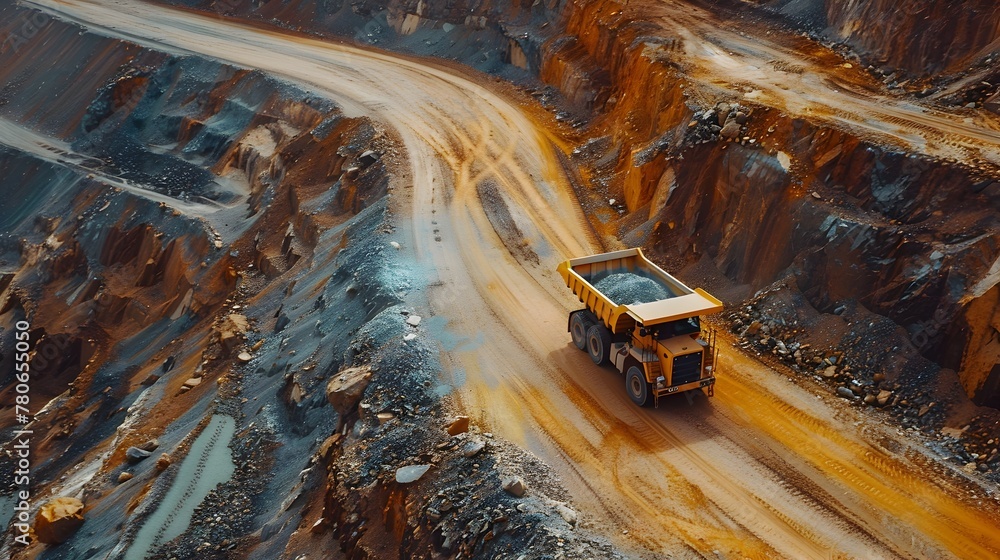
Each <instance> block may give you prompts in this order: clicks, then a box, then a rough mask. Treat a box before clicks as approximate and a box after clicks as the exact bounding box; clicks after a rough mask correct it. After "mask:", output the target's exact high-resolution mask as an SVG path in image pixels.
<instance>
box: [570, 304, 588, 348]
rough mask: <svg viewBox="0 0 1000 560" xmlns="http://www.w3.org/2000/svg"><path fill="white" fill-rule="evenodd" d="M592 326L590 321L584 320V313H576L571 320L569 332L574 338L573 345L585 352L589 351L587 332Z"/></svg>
mask: <svg viewBox="0 0 1000 560" xmlns="http://www.w3.org/2000/svg"><path fill="white" fill-rule="evenodd" d="M590 326H591V323H590V321H587V319H586V318H584V316H583V313H579V312H578V313H574V314H573V318H572V319H570V320H569V332H570V334H571V335H572V336H573V344H576V347H577V348H579V349H580V350H583V351H584V352H586V351H587V330H589V329H590Z"/></svg>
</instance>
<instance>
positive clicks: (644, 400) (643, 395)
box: [625, 366, 653, 406]
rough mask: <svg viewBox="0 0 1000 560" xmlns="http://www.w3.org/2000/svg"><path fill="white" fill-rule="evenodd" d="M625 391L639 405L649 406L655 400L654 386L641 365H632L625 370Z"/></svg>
mask: <svg viewBox="0 0 1000 560" xmlns="http://www.w3.org/2000/svg"><path fill="white" fill-rule="evenodd" d="M625 392H626V393H628V398H630V399H632V402H634V403H635V404H637V405H639V406H649V405H650V404H652V402H653V388H652V387H651V386H650V384H649V382H648V381H646V374H644V373H643V372H642V368H640V367H639V366H632V367H630V368H628V371H626V372H625Z"/></svg>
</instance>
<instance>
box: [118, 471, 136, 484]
mask: <svg viewBox="0 0 1000 560" xmlns="http://www.w3.org/2000/svg"><path fill="white" fill-rule="evenodd" d="M132 476H133V475H132V473H130V472H124V471H122V472H121V473H119V474H118V484H121V483H122V482H127V481H129V480H132Z"/></svg>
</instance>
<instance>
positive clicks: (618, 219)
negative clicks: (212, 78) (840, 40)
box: [200, 1, 1000, 404]
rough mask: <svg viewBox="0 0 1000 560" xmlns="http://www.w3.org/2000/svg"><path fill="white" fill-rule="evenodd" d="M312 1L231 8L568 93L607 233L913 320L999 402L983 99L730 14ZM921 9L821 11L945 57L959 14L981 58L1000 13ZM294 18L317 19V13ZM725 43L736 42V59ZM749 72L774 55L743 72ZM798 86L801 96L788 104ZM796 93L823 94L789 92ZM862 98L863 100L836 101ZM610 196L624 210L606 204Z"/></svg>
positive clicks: (992, 216)
mask: <svg viewBox="0 0 1000 560" xmlns="http://www.w3.org/2000/svg"><path fill="white" fill-rule="evenodd" d="M200 6H201V7H202V8H205V9H212V7H211V6H207V5H200ZM310 6H311V5H307V6H306V7H305V8H303V9H302V10H300V11H296V12H295V15H294V17H293V14H292V12H282V13H280V14H279V13H277V12H275V11H274V10H276V9H277V7H276V5H275V4H273V3H265V4H264V5H262V6H261V7H260V8H259V9H251V8H250V7H248V6H243V7H239V8H238V9H237V8H234V9H233V10H232V14H233V15H236V16H240V17H250V18H266V17H279V19H280V18H282V17H287V18H291V19H288V20H287V22H288V23H289V24H290V25H293V26H299V25H301V26H304V28H306V29H308V30H311V31H314V32H321V33H330V34H338V33H339V34H344V33H345V32H344V26H345V25H347V23H346V22H349V21H350V22H353V24H354V25H355V29H357V28H358V26H359V25H361V22H366V23H365V24H364V25H361V28H366V29H378V30H379V33H380V34H378V35H372V36H371V37H368V38H367V39H366V38H365V37H362V36H359V35H357V34H354V35H353V38H355V39H356V40H365V41H370V40H374V38H376V37H377V38H378V40H379V41H381V44H384V45H387V46H390V47H393V48H399V49H403V50H410V51H413V52H421V53H427V54H435V55H438V56H452V57H455V58H458V59H459V60H462V61H463V62H465V63H468V64H470V65H473V66H475V67H478V68H480V69H484V70H487V71H491V72H495V73H500V74H503V75H507V76H513V75H515V74H516V73H517V72H518V71H519V70H523V72H524V73H525V74H526V75H534V76H535V77H536V78H537V79H538V80H540V81H541V82H542V83H543V84H548V87H549V88H555V89H556V90H558V92H559V93H560V94H561V99H563V102H562V103H563V105H562V106H563V108H565V109H568V110H569V111H568V112H566V113H560V114H561V115H562V116H564V117H565V118H566V119H568V120H571V121H575V122H576V124H577V125H580V124H582V123H583V121H582V120H576V118H574V117H573V116H572V115H573V114H574V113H575V114H577V115H582V114H585V113H589V114H590V115H591V116H592V118H591V119H589V121H590V122H589V126H588V127H587V128H586V132H585V133H584V136H585V138H590V141H589V143H587V144H586V145H585V146H584V147H583V148H581V149H580V150H578V152H577V156H578V157H577V159H576V163H578V164H581V165H585V166H589V167H590V168H591V170H590V173H589V174H588V178H589V179H593V184H594V185H596V186H598V187H599V188H598V189H597V191H594V192H586V193H582V195H583V197H584V198H588V197H589V198H591V199H592V200H591V202H592V203H594V204H596V206H595V207H594V214H595V216H596V219H597V221H598V222H599V223H598V228H599V229H603V231H604V232H605V233H607V234H610V235H612V236H614V237H616V238H619V239H622V240H623V241H624V242H625V243H626V244H630V245H645V246H647V247H651V248H655V249H657V251H658V252H659V254H660V255H661V257H662V258H664V259H668V260H670V261H671V262H672V263H673V264H675V265H684V266H687V265H690V264H692V263H695V262H698V261H700V260H701V259H703V258H708V259H710V260H711V261H712V263H713V264H714V266H715V268H716V269H717V275H718V276H719V277H720V278H724V279H726V280H727V281H730V282H735V283H736V284H739V285H741V286H743V288H742V289H741V290H740V291H739V294H742V295H741V296H736V297H744V296H745V295H747V294H749V293H752V292H753V291H756V290H758V289H760V288H761V287H763V286H766V285H769V284H771V283H772V282H774V281H775V280H777V279H779V278H781V277H783V276H784V275H786V274H788V273H790V272H794V274H795V276H796V278H797V282H796V286H797V289H799V290H800V291H802V292H803V293H805V294H807V296H808V297H807V298H806V301H809V302H810V305H812V306H813V307H815V308H816V309H818V310H820V311H822V312H830V311H832V310H833V309H834V308H836V307H838V305H839V304H838V302H840V301H842V300H852V301H857V302H859V303H860V304H861V305H863V306H865V307H866V308H868V309H870V310H872V311H873V312H875V313H877V314H879V315H882V316H885V317H888V318H890V319H891V320H892V321H894V322H895V323H896V324H898V325H900V326H901V327H902V328H903V329H904V330H905V331H906V332H907V333H908V335H909V337H910V338H911V342H912V343H913V344H911V345H906V349H905V352H907V353H909V354H911V355H917V354H919V355H921V356H923V357H925V358H928V359H930V360H931V361H932V362H934V363H936V364H937V365H938V366H941V367H942V368H945V369H946V370H950V371H953V372H957V374H958V376H959V378H960V379H961V380H962V384H963V386H964V387H965V390H966V392H967V393H968V395H969V396H971V397H972V398H973V399H974V400H975V401H976V402H978V403H981V404H987V403H993V402H994V399H995V398H997V397H996V390H995V388H994V387H995V386H996V384H997V383H998V382H1000V381H997V378H1000V375H994V374H993V373H992V371H993V366H994V365H995V364H996V363H997V362H996V360H995V358H996V354H997V351H996V350H995V349H993V347H992V346H991V345H990V343H989V342H988V333H989V332H991V329H992V327H991V326H990V325H993V324H994V323H996V321H995V320H994V318H993V315H994V313H995V310H996V309H997V307H996V306H995V305H991V304H990V303H989V302H990V301H993V299H995V297H996V296H995V293H994V290H995V289H996V288H995V286H994V285H995V284H996V282H995V281H993V280H992V279H993V277H994V276H995V274H994V272H993V268H994V264H995V263H996V262H997V258H998V257H1000V248H998V247H995V246H994V245H995V244H994V243H993V241H992V240H993V238H994V236H995V232H996V230H997V228H998V227H1000V226H998V219H997V208H996V206H995V204H993V202H991V201H992V200H993V198H995V196H994V194H995V192H996V191H997V190H998V189H1000V178H998V175H997V169H998V167H997V165H998V163H1000V162H998V161H997V157H998V154H997V153H996V152H997V148H996V146H997V139H998V138H1000V135H997V134H996V132H995V129H996V128H997V127H998V124H997V123H996V122H995V121H996V119H995V118H993V117H990V116H989V115H990V114H989V113H987V112H984V111H981V112H982V114H981V115H979V116H972V117H970V116H968V115H966V114H962V113H958V114H954V115H952V114H940V115H938V114H934V113H935V112H936V109H934V108H933V106H930V107H929V108H927V109H924V108H919V107H917V108H915V109H914V108H913V102H915V98H911V99H910V100H909V101H908V100H907V99H906V98H905V96H906V95H907V94H905V93H900V94H898V95H896V94H890V93H888V92H886V91H885V90H884V86H883V85H882V84H881V83H880V82H881V81H883V80H884V76H882V75H881V73H879V74H877V75H867V74H865V73H864V72H863V71H861V69H860V68H854V69H852V68H849V67H851V66H852V64H851V63H850V62H847V60H849V59H844V58H842V56H841V55H840V54H838V53H837V52H834V51H832V50H829V49H827V48H825V47H822V46H821V45H817V44H813V43H810V42H809V41H807V40H804V39H801V38H796V36H794V35H792V34H787V35H782V33H781V32H782V30H781V29H780V26H779V27H778V28H774V29H775V31H778V33H776V34H775V35H773V39H769V41H771V42H763V43H761V45H747V44H743V39H742V38H741V36H740V35H739V33H743V34H755V35H758V36H764V33H765V31H766V32H767V33H768V34H770V33H771V29H772V27H768V26H774V25H777V24H776V23H775V22H774V21H773V20H771V19H767V18H768V17H770V16H767V17H765V16H764V15H763V14H758V16H759V17H758V18H757V19H755V18H754V16H753V12H752V11H751V12H750V16H749V17H745V16H744V14H742V13H737V12H732V11H727V8H725V7H724V6H723V7H719V6H717V7H715V8H712V9H707V8H704V7H702V6H700V5H697V4H691V5H689V6H685V5H671V6H660V5H656V6H653V5H646V4H638V5H635V6H631V5H625V4H620V3H616V2H610V1H602V2H583V3H571V4H543V5H532V6H527V5H522V4H520V3H513V4H509V5H508V4H504V5H502V6H501V5H499V4H497V3H492V2H481V3H476V4H475V5H474V6H460V5H453V4H451V3H438V2H392V3H390V4H388V5H387V6H385V7H384V9H381V10H380V9H378V8H379V7H378V6H375V5H367V4H364V3H361V4H358V5H352V7H351V8H350V9H348V7H347V6H346V5H345V6H339V7H336V9H334V8H333V7H325V8H321V7H317V6H312V7H310ZM907 6H910V4H907ZM914 6H915V4H914ZM786 8H788V9H793V8H795V6H786ZM911 8H912V9H908V10H902V11H901V12H900V13H899V14H897V13H895V12H893V13H892V14H889V12H891V11H892V10H888V7H887V6H882V5H881V4H879V3H878V2H869V3H860V4H857V3H856V4H850V5H848V4H846V3H835V2H833V3H828V6H827V11H828V12H829V15H830V18H831V22H833V21H842V22H844V21H847V20H850V21H855V22H856V21H869V20H870V21H876V22H881V23H880V25H882V24H884V25H890V26H895V27H893V28H894V29H895V28H896V27H899V28H900V30H899V32H898V33H891V34H886V33H867V32H868V31H870V30H871V29H873V27H871V26H865V27H864V28H863V29H862V27H859V26H856V25H855V26H854V27H851V29H852V30H854V31H856V32H857V33H864V35H863V36H861V35H859V36H858V37H857V39H858V40H869V41H876V40H885V39H891V40H895V41H904V42H906V41H909V42H906V44H907V45H910V44H911V43H913V42H914V41H916V43H913V45H917V46H919V47H920V48H919V49H917V48H909V47H907V48H904V47H903V46H897V47H891V48H890V46H886V47H885V48H886V49H889V50H892V49H895V50H893V51H892V52H893V53H895V54H893V56H894V57H896V58H898V57H899V56H901V54H900V53H902V52H903V51H905V52H906V53H908V55H907V56H910V57H912V60H911V62H910V63H911V64H917V63H918V62H919V63H920V64H925V65H932V66H933V65H934V64H939V63H940V64H945V62H941V61H945V60H957V59H958V58H960V56H959V53H957V51H948V50H942V49H940V48H936V47H934V46H933V44H932V43H933V41H937V40H940V39H942V38H943V37H944V34H937V35H934V34H928V33H918V30H919V29H923V28H922V27H921V26H922V25H923V23H922V22H923V21H924V19H925V17H926V18H929V20H931V21H934V22H938V21H940V22H942V23H941V25H945V23H944V22H950V21H951V20H952V19H955V18H958V19H961V20H962V22H964V23H963V24H962V25H950V26H946V27H948V28H949V29H952V30H953V33H954V34H955V36H954V37H953V39H954V40H953V41H950V43H949V44H954V45H964V46H965V47H966V48H967V49H969V51H968V52H971V50H974V49H978V48H983V47H985V46H986V45H987V43H988V42H989V41H990V40H992V39H990V38H989V37H990V29H992V28H995V27H996V25H995V22H994V23H991V22H993V21H994V19H995V17H994V16H995V15H996V8H995V7H989V6H972V7H970V9H968V10H945V11H944V12H942V13H940V14H939V13H936V12H935V13H925V12H926V11H927V10H930V8H929V7H922V5H921V6H918V7H911ZM712 10H715V11H712ZM786 11H787V10H786ZM862 12H863V13H862ZM945 12H947V13H945ZM958 12H961V13H958ZM302 13H316V14H319V16H318V17H317V19H315V20H314V21H310V20H307V19H305V18H303V17H302V15H301V14H302ZM381 22H384V23H385V25H384V26H381V27H380V26H379V25H377V24H379V23H381ZM844 25H845V26H846V25H847V24H846V23H845V24H844ZM935 25H937V24H935ZM366 26H367V27H366ZM713 26H715V27H719V26H722V27H732V28H733V29H735V31H733V32H723V31H721V30H717V29H715V27H713ZM848 27H850V26H848ZM844 28H845V29H847V27H844ZM932 35H934V36H933V37H931V36H932ZM966 35H968V37H966ZM908 38H909V39H908ZM699 42H702V43H703V44H699ZM443 44H447V45H450V47H449V49H451V50H442V49H441V45H443ZM705 45H707V46H705ZM913 45H910V46H911V47H912V46H913ZM977 45H978V46H977ZM956 48H957V47H956ZM713 49H714V50H713ZM490 50H493V51H497V50H499V52H501V53H503V55H502V56H501V58H500V59H499V60H491V62H490V63H489V64H486V63H485V62H484V59H483V56H486V58H489V56H487V55H483V54H482V53H483V52H485V51H490ZM722 50H725V51H736V50H740V51H741V55H738V56H735V57H733V58H732V60H728V59H724V57H723V56H720V55H723V54H724V53H722V52H719V51H722ZM897 51H898V52H897ZM887 52H888V51H887ZM732 54H733V53H732V52H729V55H732ZM740 56H742V58H743V60H741V59H740ZM887 56H888V55H887ZM899 63H900V64H902V61H900V62H899ZM736 65H740V66H742V67H743V68H746V67H750V68H753V67H755V66H754V65H762V66H761V67H759V68H758V71H755V72H746V71H745V70H744V69H742V68H741V67H740V66H736ZM945 65H946V64H945ZM727 68H729V70H726V69H727ZM831 68H835V69H836V70H831ZM935 68H937V67H935ZM942 68H943V67H942ZM811 73H822V74H830V78H829V79H830V82H828V83H822V82H821V83H814V82H812V81H810V80H808V79H807V77H808V76H809V74H811ZM525 74H522V76H523V75H525ZM727 74H731V76H729V75H727ZM897 81H898V80H897ZM838 85H839V86H841V87H843V88H844V89H845V90H846V93H845V92H843V91H838V89H837V87H835V86H838ZM894 85H895V82H894ZM970 87H971V86H970ZM800 88H801V89H802V91H801V92H799V93H798V96H797V97H796V96H790V97H783V96H784V93H783V92H785V91H789V90H791V91H792V92H796V90H798V89H800ZM546 91H547V90H546V89H545V88H544V87H542V88H538V89H537V90H536V93H537V97H539V98H540V99H541V100H542V101H543V103H545V102H552V101H554V99H555V98H552V97H551V90H549V91H550V93H547V92H546ZM895 91H902V90H895ZM977 91H978V90H977ZM980 93H981V92H980ZM800 98H802V99H807V100H812V101H814V102H813V103H804V104H802V105H801V106H799V105H795V103H799V102H798V101H796V99H800ZM862 99H865V100H866V101H865V103H870V106H864V107H862V108H861V109H859V110H858V112H857V113H856V114H848V113H846V112H845V110H849V109H848V107H850V106H851V104H852V103H860V101H861V100H862ZM879 99H883V102H882V103H881V105H880V103H879ZM897 108H898V110H897ZM970 122H974V125H973V126H969V124H968V123H970ZM871 123H874V124H871ZM990 123H992V124H990ZM962 127H964V128H962ZM917 136H919V137H917ZM956 146H957V148H956ZM601 185H604V188H601ZM609 199H614V200H616V202H617V207H615V208H612V207H609V206H607V205H606V204H604V202H606V201H607V200H609ZM598 201H600V202H598ZM944 375H954V374H950V373H945V374H944Z"/></svg>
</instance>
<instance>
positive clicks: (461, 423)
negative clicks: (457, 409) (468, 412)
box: [448, 416, 469, 436]
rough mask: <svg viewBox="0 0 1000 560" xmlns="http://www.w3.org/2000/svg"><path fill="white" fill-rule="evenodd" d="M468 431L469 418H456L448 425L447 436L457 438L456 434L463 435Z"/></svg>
mask: <svg viewBox="0 0 1000 560" xmlns="http://www.w3.org/2000/svg"><path fill="white" fill-rule="evenodd" d="M468 431H469V417H468V416H458V417H456V418H455V420H454V421H453V422H452V423H451V424H448V435H450V436H457V435H458V434H464V433H465V432H468Z"/></svg>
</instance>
